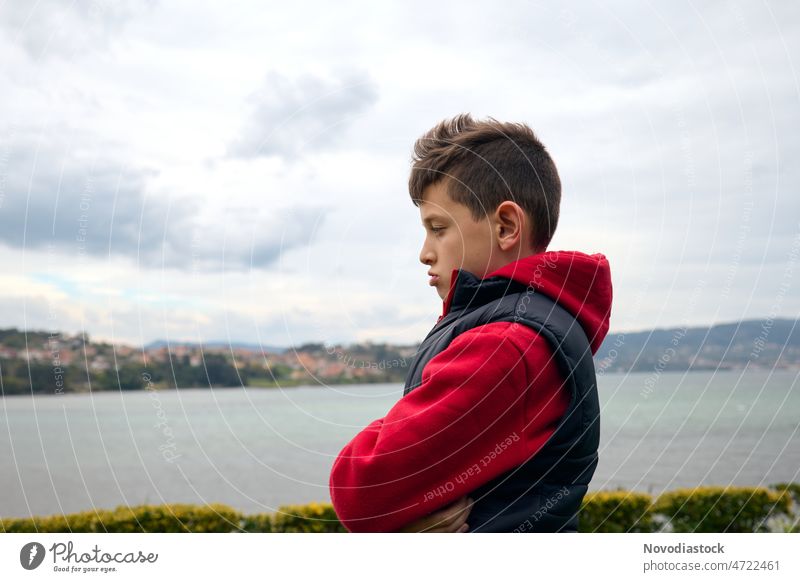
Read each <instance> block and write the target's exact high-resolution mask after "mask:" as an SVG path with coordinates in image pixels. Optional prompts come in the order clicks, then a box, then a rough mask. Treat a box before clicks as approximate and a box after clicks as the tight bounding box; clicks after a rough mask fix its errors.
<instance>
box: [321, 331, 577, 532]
mask: <svg viewBox="0 0 800 582" xmlns="http://www.w3.org/2000/svg"><path fill="white" fill-rule="evenodd" d="M521 328H524V330H523V329H521ZM550 356H551V353H550V350H549V349H548V348H547V347H546V341H545V340H544V339H543V338H541V336H539V335H538V334H536V333H535V332H533V331H532V330H530V328H528V327H527V326H524V325H519V324H510V323H508V322H505V323H492V324H488V325H484V326H481V327H478V328H474V329H472V330H470V331H468V332H465V333H463V334H461V335H460V336H458V337H457V338H456V339H455V340H453V342H452V343H451V344H450V346H448V347H447V349H445V350H443V351H442V352H440V353H439V354H437V355H436V356H435V357H434V358H432V359H431V360H430V361H429V362H428V364H427V365H426V366H425V368H424V370H423V374H422V384H421V385H420V386H419V387H417V388H416V389H415V390H413V391H412V392H411V393H409V394H408V395H406V396H404V397H403V398H401V399H400V400H399V401H398V402H397V404H395V405H394V406H393V407H392V409H391V410H389V412H388V414H387V415H386V416H385V417H384V418H381V419H378V420H375V421H373V422H372V423H370V424H369V425H368V426H367V427H366V428H365V429H364V430H362V431H361V432H360V433H358V434H357V435H356V436H355V437H354V438H353V439H352V440H351V441H350V442H349V443H348V444H347V445H346V446H345V447H344V448H343V449H342V451H341V452H340V453H339V455H338V457H337V459H336V460H335V461H334V464H333V468H332V470H331V475H330V483H329V486H330V493H331V500H332V502H333V506H334V509H335V510H336V513H337V515H338V517H339V519H340V520H341V522H342V523H343V524H344V526H345V527H346V528H347V529H348V530H349V531H353V532H377V531H397V530H398V529H399V528H400V527H402V526H403V525H405V524H407V523H410V522H412V521H414V520H416V519H418V518H420V517H422V516H424V515H427V514H429V513H431V512H432V511H435V510H436V509H439V508H441V507H444V506H445V505H448V504H450V503H451V502H453V501H454V500H456V499H458V498H459V497H462V496H463V495H465V494H467V493H469V492H470V491H473V490H474V489H476V488H478V487H479V486H481V485H483V484H484V483H486V482H488V481H490V480H491V479H493V478H494V477H496V476H498V475H500V474H501V473H504V472H505V471H507V470H509V469H511V468H513V467H515V466H518V465H520V464H521V463H523V462H524V461H526V460H527V459H528V458H529V457H530V456H531V455H532V454H533V453H534V452H535V451H536V450H538V447H539V446H541V444H543V443H544V441H545V440H546V438H547V437H548V436H549V434H550V433H551V432H552V430H553V429H554V428H555V425H552V426H551V424H552V422H553V421H554V420H557V419H558V418H560V416H561V413H562V412H563V408H564V407H563V406H562V408H561V409H558V410H556V409H557V408H558V407H559V405H562V404H563V402H562V400H561V399H557V398H553V394H554V393H555V392H554V391H557V390H558V386H555V387H550V388H548V389H547V390H541V391H539V392H538V393H537V395H538V396H537V398H532V397H531V396H530V395H528V390H527V388H528V385H529V380H528V379H529V377H533V376H537V375H538V374H536V373H534V374H531V373H530V372H531V370H530V366H531V362H532V361H536V362H541V363H542V364H543V365H545V363H546V362H547V361H549V360H550ZM550 361H551V360H550ZM551 365H552V361H551ZM546 379H547V380H548V381H549V380H551V379H552V375H550V376H547V378H546ZM539 381H540V380H537V381H536V382H537V383H538V382H539ZM534 392H536V391H534ZM530 406H536V407H540V408H541V407H544V408H547V407H549V412H547V411H545V412H543V411H542V410H538V411H536V412H535V413H534V414H531V413H530V410H528V411H526V407H530ZM531 417H533V419H531ZM532 434H533V435H534V436H535V438H531V435H532Z"/></svg>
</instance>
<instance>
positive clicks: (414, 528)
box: [397, 496, 474, 533]
mask: <svg viewBox="0 0 800 582" xmlns="http://www.w3.org/2000/svg"><path fill="white" fill-rule="evenodd" d="M473 503H474V501H473V500H472V499H470V498H469V497H467V496H464V497H462V498H461V499H458V500H457V501H454V502H453V503H451V504H450V505H448V506H447V507H443V508H441V509H439V510H437V511H434V512H433V513H430V514H428V515H426V516H424V517H421V518H419V519H418V520H417V521H414V522H411V523H409V524H408V525H406V526H405V527H402V528H400V529H399V530H397V531H398V532H401V533H412V532H423V533H464V532H466V531H467V529H469V525H468V524H467V517H468V516H469V512H470V511H472V505H473Z"/></svg>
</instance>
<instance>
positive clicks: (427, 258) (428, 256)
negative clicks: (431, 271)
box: [419, 247, 433, 265]
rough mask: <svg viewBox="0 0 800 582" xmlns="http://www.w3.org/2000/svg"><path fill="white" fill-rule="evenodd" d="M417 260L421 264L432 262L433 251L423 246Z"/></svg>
mask: <svg viewBox="0 0 800 582" xmlns="http://www.w3.org/2000/svg"><path fill="white" fill-rule="evenodd" d="M419 262H420V263H422V264H423V265H431V264H433V253H432V252H431V251H429V250H427V249H426V248H425V247H422V251H421V252H420V254H419Z"/></svg>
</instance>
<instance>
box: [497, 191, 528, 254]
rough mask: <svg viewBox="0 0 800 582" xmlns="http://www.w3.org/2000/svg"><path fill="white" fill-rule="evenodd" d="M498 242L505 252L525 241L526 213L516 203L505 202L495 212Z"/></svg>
mask: <svg viewBox="0 0 800 582" xmlns="http://www.w3.org/2000/svg"><path fill="white" fill-rule="evenodd" d="M494 217H495V228H496V232H497V242H498V243H499V244H500V247H501V248H502V249H503V250H504V251H505V250H508V249H510V248H512V247H513V246H514V245H517V244H520V243H521V242H522V240H523V237H522V233H523V232H524V229H525V211H524V210H523V209H522V207H521V206H520V205H519V204H517V203H516V202H512V201H511V200H504V201H503V202H501V203H500V204H499V205H498V206H497V210H495V212H494Z"/></svg>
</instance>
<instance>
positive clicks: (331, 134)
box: [229, 71, 378, 160]
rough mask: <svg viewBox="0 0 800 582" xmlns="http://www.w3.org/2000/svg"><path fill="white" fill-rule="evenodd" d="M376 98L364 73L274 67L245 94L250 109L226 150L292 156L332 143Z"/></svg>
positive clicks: (249, 155)
mask: <svg viewBox="0 0 800 582" xmlns="http://www.w3.org/2000/svg"><path fill="white" fill-rule="evenodd" d="M377 100H378V90H377V86H376V84H375V83H374V82H373V81H372V80H371V79H370V77H369V75H367V74H365V73H361V72H350V73H345V74H342V75H339V76H338V78H336V77H334V78H328V77H320V76H315V75H311V74H303V75H300V76H298V77H296V78H288V77H286V76H284V75H282V74H280V73H277V72H274V71H272V72H270V73H268V74H267V78H266V80H265V81H264V85H263V86H262V88H261V89H260V90H259V91H257V92H256V93H254V94H252V95H251V96H250V97H249V102H250V104H251V106H252V111H251V114H250V116H249V118H248V119H247V121H246V123H245V127H244V129H243V131H242V134H241V135H240V136H239V138H238V139H237V140H236V141H234V142H233V143H232V144H231V146H230V148H229V154H230V155H231V156H234V157H240V158H257V157H260V156H278V157H282V158H284V159H287V160H293V159H296V158H298V157H299V156H301V155H302V154H303V152H305V151H312V150H323V149H328V148H331V147H333V146H335V145H337V144H338V143H340V139H341V137H342V134H343V133H344V132H345V131H346V129H347V128H348V127H349V126H350V125H351V124H352V123H353V121H354V119H355V118H357V117H358V116H360V115H363V114H365V113H366V111H368V110H369V109H370V108H371V107H372V106H373V105H374V104H375V103H376V102H377Z"/></svg>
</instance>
